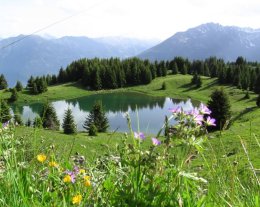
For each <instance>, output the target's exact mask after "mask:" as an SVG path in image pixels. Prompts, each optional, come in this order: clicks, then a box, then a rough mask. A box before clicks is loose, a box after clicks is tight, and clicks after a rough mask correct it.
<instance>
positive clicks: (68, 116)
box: [62, 108, 77, 134]
mask: <svg viewBox="0 0 260 207" xmlns="http://www.w3.org/2000/svg"><path fill="white" fill-rule="evenodd" d="M62 128H63V131H64V133H65V134H75V133H76V131H77V128H76V124H75V121H74V118H73V115H72V111H71V109H70V108H68V109H67V110H66V111H65V115H64V118H63V124H62Z"/></svg>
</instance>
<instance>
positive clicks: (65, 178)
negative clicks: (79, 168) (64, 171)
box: [63, 175, 71, 183]
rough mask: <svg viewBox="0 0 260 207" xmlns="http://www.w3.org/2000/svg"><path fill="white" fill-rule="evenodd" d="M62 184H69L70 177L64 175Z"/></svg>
mask: <svg viewBox="0 0 260 207" xmlns="http://www.w3.org/2000/svg"><path fill="white" fill-rule="evenodd" d="M63 182H64V183H70V182H71V177H70V175H66V176H65V177H64V178H63Z"/></svg>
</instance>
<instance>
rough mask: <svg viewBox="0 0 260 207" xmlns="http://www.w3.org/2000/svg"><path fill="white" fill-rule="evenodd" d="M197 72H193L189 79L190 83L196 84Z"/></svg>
mask: <svg viewBox="0 0 260 207" xmlns="http://www.w3.org/2000/svg"><path fill="white" fill-rule="evenodd" d="M197 81H198V74H197V73H196V72H195V73H194V75H193V76H192V79H191V84H197Z"/></svg>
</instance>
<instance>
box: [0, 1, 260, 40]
mask: <svg viewBox="0 0 260 207" xmlns="http://www.w3.org/2000/svg"><path fill="white" fill-rule="evenodd" d="M0 3H1V7H0V19H1V31H0V36H2V37H6V36H14V35H18V34H22V33H23V34H30V33H32V32H34V31H36V30H38V29H40V28H43V27H45V26H47V25H50V24H52V23H54V22H56V21H58V20H61V19H64V18H67V17H69V16H71V15H75V14H77V15H75V16H73V17H72V18H70V19H67V20H66V21H64V22H62V23H60V24H57V25H55V26H53V27H50V28H48V29H47V30H45V31H43V33H49V34H51V35H54V36H65V35H84V36H90V37H93V36H115V35H116V36H119V35H121V36H136V37H147V38H148V37H150V38H154V37H156V38H162V39H164V38H167V37H169V36H171V35H173V34H174V33H175V32H178V31H183V30H186V29H188V28H190V27H194V26H197V25H199V24H202V23H206V22H216V23H220V24H223V25H237V26H242V27H253V28H260V25H259V21H258V20H259V19H260V1H258V0H248V1H244V0H228V1H227V0H219V1H208V0H182V1H174V0H160V1H159V0H99V1H97V0H74V1H72V0H56V1H53V0H12V1H5V0H0Z"/></svg>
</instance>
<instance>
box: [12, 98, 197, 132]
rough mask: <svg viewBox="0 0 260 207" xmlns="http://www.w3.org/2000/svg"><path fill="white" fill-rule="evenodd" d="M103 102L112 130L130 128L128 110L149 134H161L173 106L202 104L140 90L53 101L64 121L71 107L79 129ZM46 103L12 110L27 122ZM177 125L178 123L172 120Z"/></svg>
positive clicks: (188, 107)
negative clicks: (96, 104)
mask: <svg viewBox="0 0 260 207" xmlns="http://www.w3.org/2000/svg"><path fill="white" fill-rule="evenodd" d="M98 100H100V101H102V103H103V107H104V110H105V112H106V115H107V117H108V119H109V124H110V129H109V130H110V131H113V130H118V131H121V132H126V131H128V127H127V122H126V113H128V114H129V115H130V117H131V120H132V127H133V130H134V131H137V129H138V122H139V126H140V131H143V132H147V133H157V132H158V131H159V130H160V128H161V126H162V125H163V122H164V119H165V116H166V115H167V116H170V115H171V114H170V112H169V111H168V109H169V108H172V107H177V106H181V107H183V109H184V110H190V109H192V108H193V107H194V106H197V105H198V103H194V102H192V101H191V100H190V99H188V100H186V101H183V100H176V99H172V98H162V97H151V96H146V95H143V94H138V93H110V94H98V95H92V96H87V97H82V98H78V99H72V100H63V101H55V102H53V106H54V108H55V110H56V112H57V116H58V118H59V120H60V122H61V123H62V120H63V116H64V111H65V110H66V109H67V108H68V107H69V108H70V109H71V110H72V113H73V116H74V118H75V121H76V123H77V127H78V130H79V131H82V130H84V129H83V127H82V125H83V123H84V121H85V119H86V117H87V116H88V114H89V111H90V110H91V108H92V106H93V104H94V102H95V101H98ZM42 106H43V104H42V103H34V104H29V105H22V106H21V105H13V106H12V110H13V111H17V112H19V113H20V114H21V115H22V119H23V121H24V122H26V121H27V120H28V118H30V119H31V120H33V119H34V118H35V116H36V115H37V114H39V113H40V111H41V110H42ZM172 124H174V123H172Z"/></svg>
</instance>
